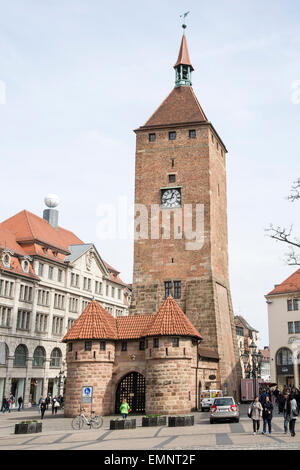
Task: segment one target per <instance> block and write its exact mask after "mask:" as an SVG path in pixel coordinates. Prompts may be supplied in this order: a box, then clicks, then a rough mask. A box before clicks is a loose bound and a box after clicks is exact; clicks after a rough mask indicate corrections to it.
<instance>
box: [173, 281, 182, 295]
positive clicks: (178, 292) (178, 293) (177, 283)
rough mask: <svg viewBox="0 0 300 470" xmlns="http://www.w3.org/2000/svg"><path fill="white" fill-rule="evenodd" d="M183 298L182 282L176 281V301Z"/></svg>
mask: <svg viewBox="0 0 300 470" xmlns="http://www.w3.org/2000/svg"><path fill="white" fill-rule="evenodd" d="M180 298H181V281H174V299H180Z"/></svg>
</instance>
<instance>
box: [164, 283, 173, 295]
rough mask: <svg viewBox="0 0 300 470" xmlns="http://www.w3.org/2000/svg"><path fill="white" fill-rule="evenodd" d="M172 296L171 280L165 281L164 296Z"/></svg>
mask: <svg viewBox="0 0 300 470" xmlns="http://www.w3.org/2000/svg"><path fill="white" fill-rule="evenodd" d="M171 296H172V282H171V281H166V282H165V298H167V297H171Z"/></svg>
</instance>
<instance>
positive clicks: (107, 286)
mask: <svg viewBox="0 0 300 470" xmlns="http://www.w3.org/2000/svg"><path fill="white" fill-rule="evenodd" d="M108 289H109V285H106V297H108V293H109V291H108Z"/></svg>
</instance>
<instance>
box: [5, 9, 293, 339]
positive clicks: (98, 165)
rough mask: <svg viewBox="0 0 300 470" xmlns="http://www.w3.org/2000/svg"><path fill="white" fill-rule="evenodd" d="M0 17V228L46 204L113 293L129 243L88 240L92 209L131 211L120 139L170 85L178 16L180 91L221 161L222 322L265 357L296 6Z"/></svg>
mask: <svg viewBox="0 0 300 470" xmlns="http://www.w3.org/2000/svg"><path fill="white" fill-rule="evenodd" d="M0 7H1V10H0V11H1V14H0V58H1V59H0V102H1V103H2V104H0V128H1V134H0V135H1V139H0V162H1V199H0V200H1V211H0V220H4V219H6V218H8V217H10V216H11V215H13V214H15V213H17V212H18V211H20V210H23V209H27V210H30V211H31V212H34V213H36V214H40V215H42V211H43V208H44V203H43V199H44V196H45V195H46V194H47V193H49V192H50V193H57V194H58V195H59V196H60V198H61V201H62V202H61V205H60V206H59V209H60V220H59V222H60V225H61V226H63V227H65V228H68V229H70V230H72V231H74V232H75V233H76V234H77V235H78V236H79V237H80V238H81V239H82V240H84V241H85V242H94V243H95V244H96V246H97V248H98V250H99V252H100V254H101V255H102V257H103V258H104V259H105V260H106V261H108V262H109V263H110V264H111V265H113V266H115V267H116V268H118V269H119V270H120V271H121V274H122V278H123V279H124V280H125V281H127V282H131V279H132V262H133V243H132V241H131V240H130V239H129V238H128V237H124V236H123V237H122V236H120V235H117V237H116V239H110V240H108V239H107V240H103V239H101V237H99V220H100V216H99V207H101V205H103V204H113V205H114V206H115V207H116V206H118V204H119V203H120V201H126V200H128V203H132V202H133V193H134V158H135V157H134V155H135V135H134V133H133V132H132V130H133V129H135V128H137V127H138V126H140V125H142V124H144V123H145V121H146V120H147V119H148V117H149V116H150V115H151V114H152V113H153V111H154V110H155V109H156V108H157V106H158V105H159V104H160V103H161V102H162V100H163V99H164V98H165V97H166V96H167V94H168V93H169V92H170V91H171V89H172V87H173V85H174V70H173V65H174V63H175V61H176V59H177V55H178V50H179V45H180V40H181V27H180V24H181V22H180V18H179V15H180V14H182V13H184V12H186V11H190V14H189V16H188V21H187V23H188V29H187V39H188V44H189V51H190V56H191V60H192V64H193V66H194V69H195V72H194V74H193V89H194V91H195V93H196V95H197V97H198V99H199V101H200V103H201V105H202V107H203V108H204V110H205V113H206V115H207V116H208V119H209V120H210V121H211V122H212V123H213V124H214V126H215V128H216V130H217V131H218V133H219V134H220V136H221V137H222V139H223V141H224V142H225V144H226V146H227V148H228V151H229V153H228V157H227V175H228V176H227V187H228V221H229V261H230V280H231V288H232V297H233V305H234V311H235V313H236V314H241V315H243V316H244V317H245V318H246V319H247V320H248V321H249V323H250V324H251V325H252V326H253V327H254V328H256V329H258V330H259V331H260V336H261V346H264V345H266V344H268V326H267V308H266V303H265V299H264V295H265V294H266V293H267V292H269V291H270V290H271V289H272V288H273V285H274V284H276V283H280V282H281V281H282V280H284V279H285V278H286V277H287V276H288V275H289V274H290V273H292V272H293V271H294V270H295V267H288V266H287V265H285V263H284V254H285V253H286V252H287V248H286V247H285V246H281V245H280V244H279V243H276V242H274V241H273V240H270V239H268V238H267V237H266V235H265V232H264V229H265V227H267V226H268V225H269V224H270V223H271V222H272V223H274V224H275V225H277V224H278V225H280V224H282V225H287V226H289V225H290V224H292V223H294V224H295V226H294V230H295V231H297V230H298V233H300V232H299V221H298V220H296V214H298V211H299V206H297V203H290V202H288V201H287V200H286V196H287V195H288V194H289V188H290V186H291V184H292V183H293V181H294V180H295V179H296V178H298V177H299V176H300V171H299V156H300V155H299V154H300V145H299V121H300V119H299V118H300V103H299V102H300V99H298V98H299V97H300V93H299V94H297V90H298V89H300V29H299V19H300V3H299V2H297V1H296V0H280V1H279V0H243V1H241V0H211V1H210V2H204V1H195V0H190V1H188V2H186V3H184V2H182V1H178V0H172V1H170V0H169V1H157V0H151V1H134V0H127V1H126V2H123V1H116V0H111V1H110V2H102V1H101V0H80V1H79V0H43V1H40V0H35V1H33V0H26V1H24V0H13V1H11V2H6V1H4V0H2V1H0ZM293 87H294V88H293ZM297 87H298V88H297ZM297 209H298V210H297ZM297 223H298V227H297ZM97 226H98V230H97ZM102 238H103V237H102ZM122 238H123V239H122Z"/></svg>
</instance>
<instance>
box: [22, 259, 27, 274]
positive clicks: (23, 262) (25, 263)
mask: <svg viewBox="0 0 300 470" xmlns="http://www.w3.org/2000/svg"><path fill="white" fill-rule="evenodd" d="M22 269H23V271H24V273H29V262H28V261H27V260H26V259H25V260H23V261H22Z"/></svg>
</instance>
